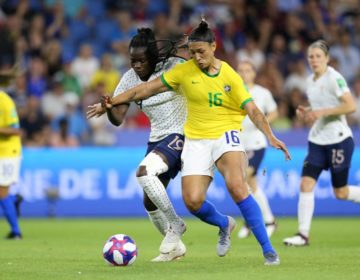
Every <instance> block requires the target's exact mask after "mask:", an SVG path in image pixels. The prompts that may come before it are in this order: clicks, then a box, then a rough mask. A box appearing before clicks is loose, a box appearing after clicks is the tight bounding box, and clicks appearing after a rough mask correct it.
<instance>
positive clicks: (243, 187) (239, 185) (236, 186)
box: [226, 178, 249, 201]
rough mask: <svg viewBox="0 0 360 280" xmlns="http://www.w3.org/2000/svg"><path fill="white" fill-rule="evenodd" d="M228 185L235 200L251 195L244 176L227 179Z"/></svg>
mask: <svg viewBox="0 0 360 280" xmlns="http://www.w3.org/2000/svg"><path fill="white" fill-rule="evenodd" d="M226 186H227V188H228V190H229V193H230V194H231V196H232V198H233V199H234V200H235V201H240V200H243V199H244V198H246V197H247V196H248V195H249V189H248V185H247V183H246V182H245V181H244V179H242V178H237V179H236V178H231V179H227V180H226Z"/></svg>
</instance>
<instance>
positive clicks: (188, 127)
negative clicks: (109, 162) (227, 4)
mask: <svg viewBox="0 0 360 280" xmlns="http://www.w3.org/2000/svg"><path fill="white" fill-rule="evenodd" d="M188 42H189V43H188V45H189V50H190V54H191V56H192V59H191V60H189V61H187V62H185V63H182V64H178V65H176V66H175V67H174V68H172V69H171V70H169V71H167V72H165V73H164V74H163V75H162V76H161V77H160V78H157V79H155V80H153V81H150V82H147V83H144V84H142V85H139V86H137V87H135V88H132V89H130V90H128V91H126V92H124V93H122V94H120V95H118V96H116V97H114V98H111V100H109V101H110V102H111V104H113V105H116V104H123V103H126V102H129V101H132V100H141V99H145V98H147V97H150V96H152V95H155V94H157V93H159V92H164V91H167V90H169V89H173V90H175V91H176V94H182V95H184V96H185V97H186V101H187V119H186V123H185V127H184V131H185V146H184V149H183V153H182V156H181V159H182V163H183V166H182V169H181V172H182V191H183V199H184V202H185V204H186V206H187V208H188V209H189V210H190V212H191V213H192V214H193V215H195V216H196V217H198V218H199V219H201V220H202V221H204V222H206V223H208V224H210V225H214V226H217V227H219V240H218V244H217V254H218V256H220V257H223V256H225V255H226V253H227V252H228V251H229V249H230V244H231V241H230V238H231V232H232V231H233V230H234V229H235V225H236V224H235V220H234V219H233V218H232V217H229V216H226V215H223V214H221V213H219V212H218V211H217V209H216V208H215V206H214V205H213V204H211V203H210V202H209V201H207V200H206V199H205V198H206V192H207V190H208V188H209V185H210V183H211V181H212V178H213V174H214V170H215V167H217V168H218V170H219V171H220V173H221V174H222V176H223V177H224V179H225V182H226V186H227V189H228V191H229V193H230V194H231V196H232V198H233V200H234V201H235V203H236V205H237V206H238V207H239V209H240V211H241V213H242V214H243V216H244V217H245V220H246V222H247V223H248V224H249V226H250V228H251V230H252V232H253V233H254V235H255V237H256V239H257V240H258V242H259V244H260V245H261V247H262V251H263V255H264V257H265V265H278V264H280V259H279V257H278V255H277V253H276V252H275V250H274V248H273V247H272V245H271V242H270V239H269V237H268V236H267V233H266V229H265V224H264V220H263V218H262V214H261V210H260V208H259V206H258V204H257V203H256V201H255V200H254V198H253V197H252V195H250V194H249V191H248V185H247V183H246V179H245V176H246V175H245V174H246V167H247V157H246V154H245V150H244V148H243V147H242V145H241V143H240V141H239V133H240V132H239V128H240V127H241V122H242V120H243V119H244V117H245V116H246V114H248V115H249V117H250V119H251V120H252V121H253V122H254V123H255V125H256V126H257V127H258V128H259V129H260V130H261V131H262V132H263V133H264V134H265V135H266V136H267V138H268V140H269V143H270V144H271V145H272V146H274V147H275V148H277V149H281V150H282V151H283V152H284V153H285V156H286V159H290V155H289V153H288V151H287V149H286V146H285V144H284V143H282V142H281V141H280V140H278V139H277V138H276V137H275V136H274V134H273V133H272V131H271V128H270V126H269V123H268V122H267V120H266V118H265V116H264V114H263V113H261V111H260V110H259V109H258V108H257V107H256V105H255V103H254V102H253V101H252V98H251V95H250V94H249V92H248V91H247V90H246V87H245V85H244V84H243V81H242V79H241V78H240V76H239V75H238V74H237V73H236V72H235V71H234V70H233V69H232V68H231V67H230V66H229V65H228V64H227V63H226V62H224V61H221V60H219V59H217V58H216V57H215V56H214V52H215V49H216V43H215V35H214V33H213V32H212V31H211V29H209V27H208V24H207V23H206V21H204V20H202V21H201V23H200V24H199V26H198V27H197V28H195V29H194V30H193V31H192V32H191V34H190V35H189V38H188ZM174 94H175V93H174ZM104 112H105V109H104V108H102V107H101V106H99V104H94V105H92V106H89V111H88V112H87V113H88V114H87V115H88V117H89V118H90V117H93V116H98V115H102V114H103V113H104ZM181 235H182V231H181V229H179V228H171V230H169V231H168V232H167V234H166V236H165V238H164V240H163V242H162V244H161V246H160V250H162V251H163V252H169V251H171V250H172V249H173V248H174V246H175V245H176V244H177V242H178V240H180V238H181Z"/></svg>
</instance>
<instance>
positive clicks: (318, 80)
mask: <svg viewBox="0 0 360 280" xmlns="http://www.w3.org/2000/svg"><path fill="white" fill-rule="evenodd" d="M307 59H308V63H309V65H310V67H311V70H312V72H313V73H312V74H311V75H310V76H309V77H308V78H307V80H306V95H307V97H308V101H309V104H310V106H309V107H304V106H299V107H298V108H297V110H296V114H297V116H298V117H299V118H300V119H303V120H305V121H309V122H313V125H312V127H311V129H310V132H309V137H308V154H307V156H306V158H305V160H304V165H303V169H302V174H301V182H300V194H299V203H298V232H297V233H296V234H295V235H294V236H291V237H288V238H285V239H284V240H283V242H284V244H285V245H287V246H306V245H309V236H310V227H311V220H312V217H313V214H314V208H315V195H314V188H315V185H316V182H317V180H318V178H319V176H320V173H321V172H322V170H327V169H330V173H331V183H332V186H333V190H334V194H335V196H336V198H338V199H343V200H350V201H353V202H355V203H360V188H359V187H358V186H351V185H349V184H348V176H349V169H350V165H351V158H352V155H353V152H354V140H353V136H352V132H351V128H350V127H349V126H348V124H347V121H346V117H345V115H346V114H349V113H352V112H354V111H355V110H356V106H355V102H354V99H353V97H352V95H351V92H350V89H349V88H348V86H347V83H346V81H345V79H344V77H343V76H342V75H341V74H340V73H339V72H338V71H336V70H335V69H334V68H332V67H331V66H329V65H328V63H329V59H330V57H329V47H328V45H327V43H326V42H325V41H323V40H319V41H315V42H314V43H312V44H311V45H310V46H309V48H308V51H307Z"/></svg>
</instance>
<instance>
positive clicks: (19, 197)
mask: <svg viewBox="0 0 360 280" xmlns="http://www.w3.org/2000/svg"><path fill="white" fill-rule="evenodd" d="M23 200H24V198H23V197H22V195H20V194H17V195H15V202H14V204H15V209H16V216H17V217H20V204H21V203H22V202H23Z"/></svg>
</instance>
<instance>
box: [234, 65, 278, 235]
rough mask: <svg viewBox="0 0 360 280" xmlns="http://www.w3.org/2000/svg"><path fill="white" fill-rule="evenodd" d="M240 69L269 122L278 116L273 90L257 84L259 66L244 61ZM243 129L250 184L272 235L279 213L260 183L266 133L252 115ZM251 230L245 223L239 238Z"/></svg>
mask: <svg viewBox="0 0 360 280" xmlns="http://www.w3.org/2000/svg"><path fill="white" fill-rule="evenodd" d="M237 72H238V73H239V74H240V76H241V78H242V79H243V80H244V82H245V85H246V86H247V88H248V90H249V91H250V93H251V96H252V98H253V100H254V102H255V104H256V105H257V107H258V108H259V110H260V111H262V112H263V113H264V114H265V116H266V118H267V120H268V122H269V123H271V122H272V121H273V120H275V119H276V117H277V116H278V111H277V105H276V102H275V100H274V98H273V96H272V94H271V92H270V91H269V90H268V89H266V88H264V87H262V86H260V85H258V84H255V78H256V70H255V67H254V65H253V64H252V63H251V62H250V61H240V62H239V64H238V68H237ZM242 125H243V132H242V133H240V141H241V142H242V144H243V146H244V148H245V151H246V154H247V156H248V159H249V166H248V168H247V169H246V180H247V183H248V184H249V186H250V189H251V193H252V195H253V196H254V198H255V200H256V202H257V203H258V204H259V206H260V209H261V212H262V214H263V217H264V222H265V226H266V232H267V234H268V236H269V237H271V235H272V234H273V233H274V231H275V230H276V226H277V225H276V223H275V217H274V215H273V213H272V211H271V208H270V205H269V201H268V199H267V197H266V195H265V193H264V191H263V190H262V188H261V187H260V188H259V187H258V186H257V180H256V175H257V171H258V169H259V166H260V164H261V162H262V160H263V159H264V155H265V149H266V147H267V142H266V137H265V135H264V134H263V133H262V132H261V131H260V130H259V129H258V128H257V127H256V126H255V125H254V124H253V123H252V122H251V120H250V119H249V117H248V116H246V117H245V119H244V121H243V123H242ZM250 233H251V231H250V228H249V226H248V225H247V224H245V225H244V226H243V227H242V228H241V229H240V230H239V232H238V237H239V238H246V237H248V236H249V235H250Z"/></svg>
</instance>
